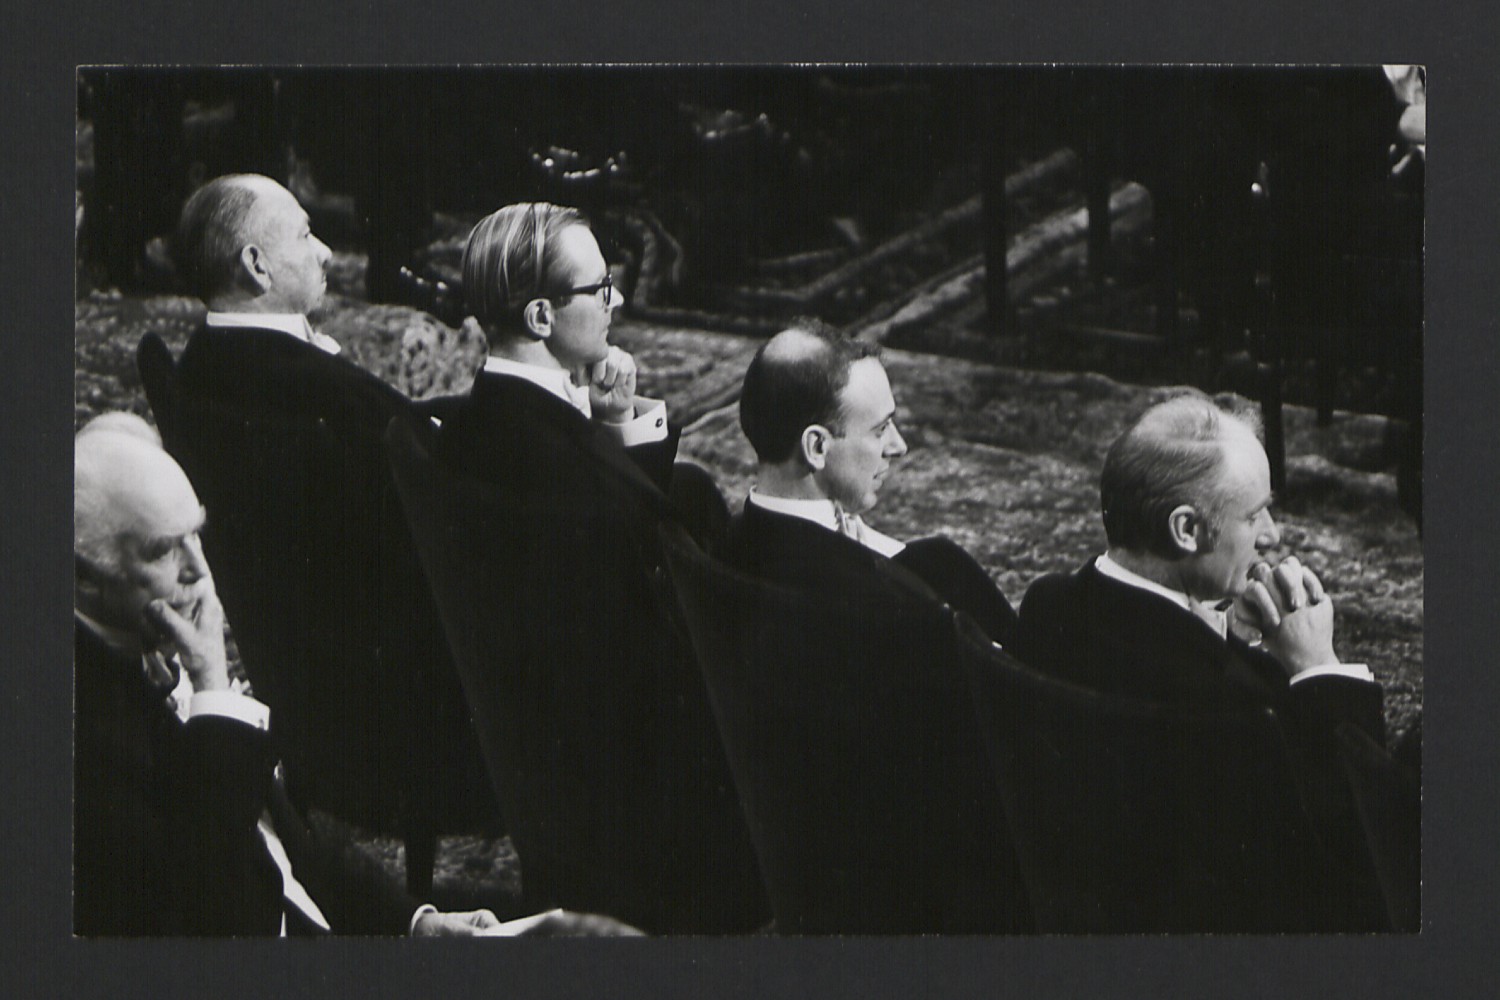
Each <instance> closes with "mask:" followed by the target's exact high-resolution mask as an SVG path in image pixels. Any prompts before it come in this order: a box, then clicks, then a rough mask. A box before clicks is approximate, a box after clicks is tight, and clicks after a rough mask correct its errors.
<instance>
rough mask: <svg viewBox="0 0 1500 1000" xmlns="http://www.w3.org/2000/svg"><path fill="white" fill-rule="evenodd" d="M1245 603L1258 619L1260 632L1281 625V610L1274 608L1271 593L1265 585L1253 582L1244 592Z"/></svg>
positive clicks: (1274, 603) (1274, 604)
mask: <svg viewBox="0 0 1500 1000" xmlns="http://www.w3.org/2000/svg"><path fill="white" fill-rule="evenodd" d="M1244 599H1245V603H1246V604H1248V605H1249V606H1250V608H1251V610H1253V611H1254V612H1255V614H1256V616H1257V617H1259V618H1260V628H1261V630H1262V631H1265V630H1267V629H1273V628H1276V627H1278V626H1279V625H1280V624H1281V609H1280V608H1278V607H1277V606H1276V601H1275V600H1273V599H1272V597H1271V592H1270V590H1268V589H1267V588H1266V585H1265V584H1264V583H1262V582H1261V581H1259V580H1253V581H1251V583H1250V586H1249V587H1248V588H1247V589H1246V590H1245V598H1244Z"/></svg>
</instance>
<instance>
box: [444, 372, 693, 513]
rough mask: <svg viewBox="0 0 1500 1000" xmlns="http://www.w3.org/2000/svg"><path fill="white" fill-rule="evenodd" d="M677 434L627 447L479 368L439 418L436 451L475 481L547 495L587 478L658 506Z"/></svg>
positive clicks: (531, 387) (538, 392)
mask: <svg viewBox="0 0 1500 1000" xmlns="http://www.w3.org/2000/svg"><path fill="white" fill-rule="evenodd" d="M680 433H681V431H680V429H679V428H677V427H675V426H671V425H669V429H668V435H667V437H666V438H665V439H664V440H662V441H655V442H651V443H648V444H641V445H636V446H634V447H631V448H625V447H623V446H622V445H620V443H619V442H618V441H617V440H615V439H614V438H612V437H611V436H610V435H609V433H608V432H607V431H605V430H604V429H602V428H601V427H599V426H598V425H596V424H595V423H594V422H593V421H590V420H588V419H587V418H585V417H584V416H583V415H582V414H581V413H579V412H578V411H577V410H575V409H574V408H573V407H571V406H569V405H568V404H567V403H565V402H563V401H562V400H560V399H558V398H557V397H556V396H554V395H552V394H551V393H550V392H548V391H547V390H545V389H543V388H541V387H540V386H538V385H535V384H533V383H531V382H528V381H527V380H525V379H522V378H516V377H514V376H509V375H496V374H492V373H489V372H480V373H479V375H478V377H477V378H476V379H475V380H474V385H473V388H472V389H471V390H470V392H469V395H468V397H467V398H466V399H465V400H464V402H463V403H462V404H460V405H459V406H457V407H455V408H454V411H453V412H452V413H451V414H450V415H449V417H448V419H446V420H445V421H444V423H443V428H442V432H441V435H440V438H439V445H438V450H439V453H440V455H441V456H442V457H443V459H444V461H445V462H447V463H448V464H449V465H450V466H451V467H453V468H457V469H460V470H462V471H465V472H467V473H469V474H471V475H474V476H477V477H478V478H481V479H488V480H493V481H497V482H519V483H520V484H521V485H523V486H525V487H527V488H528V489H531V490H540V491H546V492H557V491H560V490H563V489H567V488H572V487H576V486H580V485H587V484H588V483H590V482H593V483H598V484H603V485H604V487H605V488H606V489H608V491H609V492H610V493H611V494H614V495H622V496H632V497H635V498H637V499H638V500H640V501H642V502H647V503H649V504H651V505H652V506H655V507H658V508H663V509H664V505H665V497H666V493H667V491H668V490H669V488H670V486H671V481H672V465H673V463H674V462H675V460H676V457H677V440H678V437H679V435H680Z"/></svg>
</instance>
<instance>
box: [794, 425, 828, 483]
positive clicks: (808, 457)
mask: <svg viewBox="0 0 1500 1000" xmlns="http://www.w3.org/2000/svg"><path fill="white" fill-rule="evenodd" d="M832 440H833V434H831V433H830V432H829V430H828V428H827V427H824V426H823V425H822V424H809V425H807V426H806V427H804V428H802V440H801V447H802V461H804V462H806V463H807V464H808V465H809V466H810V467H811V468H812V469H813V470H814V471H817V472H821V471H822V469H823V466H824V465H825V464H827V462H828V445H829V442H831V441H832Z"/></svg>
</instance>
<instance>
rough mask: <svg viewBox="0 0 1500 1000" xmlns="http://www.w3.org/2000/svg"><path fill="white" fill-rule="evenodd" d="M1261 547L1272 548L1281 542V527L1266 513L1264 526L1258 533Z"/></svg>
mask: <svg viewBox="0 0 1500 1000" xmlns="http://www.w3.org/2000/svg"><path fill="white" fill-rule="evenodd" d="M1260 543H1261V548H1263V549H1274V548H1276V547H1277V546H1278V545H1280V544H1281V529H1280V528H1278V527H1277V526H1276V519H1275V518H1274V517H1272V516H1271V515H1270V513H1267V514H1266V527H1265V530H1264V531H1262V532H1261V535H1260Z"/></svg>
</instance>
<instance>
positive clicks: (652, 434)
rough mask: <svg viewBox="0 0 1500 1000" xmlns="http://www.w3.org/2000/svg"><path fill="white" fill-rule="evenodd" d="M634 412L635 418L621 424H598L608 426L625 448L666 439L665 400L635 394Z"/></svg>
mask: <svg viewBox="0 0 1500 1000" xmlns="http://www.w3.org/2000/svg"><path fill="white" fill-rule="evenodd" d="M635 412H636V416H635V418H634V419H632V420H627V421H626V422H625V423H623V424H608V423H604V422H603V421H600V422H599V425H600V426H601V427H605V428H608V429H609V431H610V432H611V433H613V434H614V435H615V436H616V437H618V438H619V440H620V443H621V444H622V445H624V446H625V447H627V448H630V447H633V446H635V445H638V444H650V443H652V442H653V441H665V440H666V437H667V404H666V402H665V401H663V400H660V399H646V398H644V397H641V396H637V397H636V400H635Z"/></svg>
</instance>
